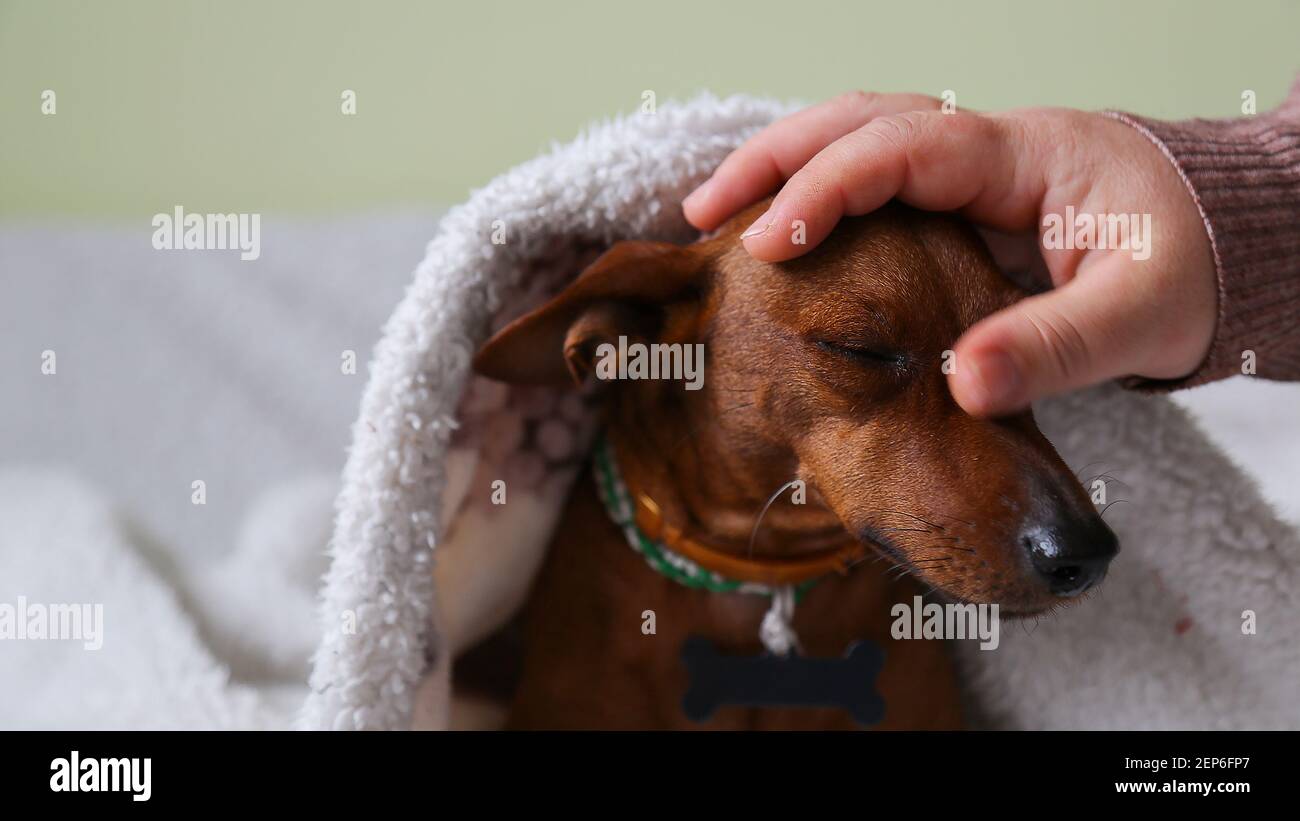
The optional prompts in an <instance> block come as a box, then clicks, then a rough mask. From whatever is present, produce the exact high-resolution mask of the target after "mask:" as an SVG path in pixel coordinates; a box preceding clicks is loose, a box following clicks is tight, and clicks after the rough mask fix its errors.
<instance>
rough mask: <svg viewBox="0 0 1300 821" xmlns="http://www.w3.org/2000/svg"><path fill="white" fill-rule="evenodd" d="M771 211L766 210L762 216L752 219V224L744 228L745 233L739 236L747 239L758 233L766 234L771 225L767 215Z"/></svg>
mask: <svg viewBox="0 0 1300 821" xmlns="http://www.w3.org/2000/svg"><path fill="white" fill-rule="evenodd" d="M771 213H772V212H771V211H766V212H764V214H763V216H761V217H759V218H758V219H756V220H754V224H753V225H751V226H749V227H748V228H746V229H745V233H743V234H741V235H740V238H741V239H749V238H750V237H756V236H758V235H759V234H766V233H767V229H769V228H771V227H772V222H773V220H771V219H769V217H768V215H769V214H771Z"/></svg>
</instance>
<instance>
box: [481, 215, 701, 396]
mask: <svg viewBox="0 0 1300 821" xmlns="http://www.w3.org/2000/svg"><path fill="white" fill-rule="evenodd" d="M706 268H707V258H706V257H705V255H704V253H702V252H701V251H700V250H699V249H698V248H696V247H694V246H685V247H684V246H680V245H672V244H669V243H665V242H645V241H639V240H635V241H634V240H629V241H625V242H620V243H618V244H616V245H614V246H613V247H612V248H610V249H609V250H608V251H606V252H605V253H604V254H602V255H601V256H600V257H599V258H598V259H597V260H596V261H595V262H593V263H592V264H591V265H589V266H588V267H587V269H586V270H585V271H583V272H582V273H581V274H580V275H579V276H578V278H577V279H575V280H574V281H573V282H572V283H571V284H570V285H569V286H568V287H567V288H565V289H564V290H563V291H561V292H560V293H559V294H558V295H557V296H556V297H555V298H554V299H552V300H551V301H550V302H548V303H546V304H545V305H543V306H542V307H540V308H538V309H537V310H535V311H533V312H531V313H528V314H525V315H524V316H522V317H520V318H519V319H516V320H515V321H514V322H511V323H510V324H509V325H507V326H506V327H504V328H502V329H501V330H500V331H498V332H497V333H496V335H494V336H493V337H492V338H491V339H489V340H488V341H487V343H486V344H484V345H483V347H482V348H480V349H479V351H478V354H477V355H476V356H475V357H474V370H475V371H476V372H478V373H480V374H483V375H484V376H487V377H490V378H492V379H497V380H500V381H502V382H509V383H511V384H517V385H542V384H556V383H559V382H563V381H565V379H566V378H572V379H573V380H574V381H575V382H577V383H578V384H579V385H581V384H582V382H583V380H584V379H585V378H586V376H587V373H588V372H589V371H590V369H591V366H592V360H593V357H594V355H595V350H596V348H597V346H599V345H600V344H601V343H603V342H611V343H612V342H616V340H617V338H618V336H619V335H620V334H623V335H632V334H648V333H651V332H653V327H652V326H653V325H654V324H657V323H658V322H659V321H660V318H661V315H662V310H663V308H664V307H665V306H667V305H668V304H670V303H673V302H676V301H680V300H684V299H688V298H690V297H691V296H693V295H695V294H696V293H698V289H699V286H700V281H701V278H702V276H703V274H704V272H705V270H706Z"/></svg>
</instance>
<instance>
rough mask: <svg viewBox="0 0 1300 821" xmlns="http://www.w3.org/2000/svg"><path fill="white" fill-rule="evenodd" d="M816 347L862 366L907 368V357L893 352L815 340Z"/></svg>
mask: <svg viewBox="0 0 1300 821" xmlns="http://www.w3.org/2000/svg"><path fill="white" fill-rule="evenodd" d="M817 347H819V348H821V349H822V350H824V351H827V352H829V353H833V354H835V355H836V356H842V357H845V358H847V359H852V360H853V361H854V362H859V363H862V364H864V365H872V366H880V365H886V366H888V367H891V368H905V367H907V357H906V356H905V355H904V354H901V353H896V352H894V351H887V350H883V349H879V348H867V347H863V346H861V345H855V344H850V343H844V342H827V341H825V340H820V339H819V340H817Z"/></svg>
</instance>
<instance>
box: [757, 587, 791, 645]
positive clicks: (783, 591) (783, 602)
mask: <svg viewBox="0 0 1300 821" xmlns="http://www.w3.org/2000/svg"><path fill="white" fill-rule="evenodd" d="M793 620H794V587H793V586H792V585H786V586H785V587H778V588H776V589H775V590H773V591H772V606H771V607H770V608H769V609H768V611H767V613H765V614H764V615H763V623H762V624H761V625H760V626H759V628H758V639H759V641H761V642H763V646H764V647H766V648H767V651H768V652H769V653H771V654H772V655H775V656H787V655H789V654H790V651H791V650H799V636H797V635H796V634H795V632H794V627H793V626H792V625H791V622H792V621H793Z"/></svg>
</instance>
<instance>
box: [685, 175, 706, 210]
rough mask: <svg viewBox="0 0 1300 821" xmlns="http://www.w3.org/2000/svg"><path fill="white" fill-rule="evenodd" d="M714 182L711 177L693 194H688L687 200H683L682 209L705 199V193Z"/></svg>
mask: <svg viewBox="0 0 1300 821" xmlns="http://www.w3.org/2000/svg"><path fill="white" fill-rule="evenodd" d="M712 182H713V178H712V177H709V178H708V179H707V180H705V181H704V182H702V183H700V186H699V187H698V188H696V189H695V190H694V191H692V192H691V193H689V194H687V195H686V199H684V200H682V207H683V208H686V207H687V206H689V205H690V204H691V203H697V202H701V201H702V200H703V199H704V197H705V193H706V192H707V191H708V190H709V185H710V184H712Z"/></svg>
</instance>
